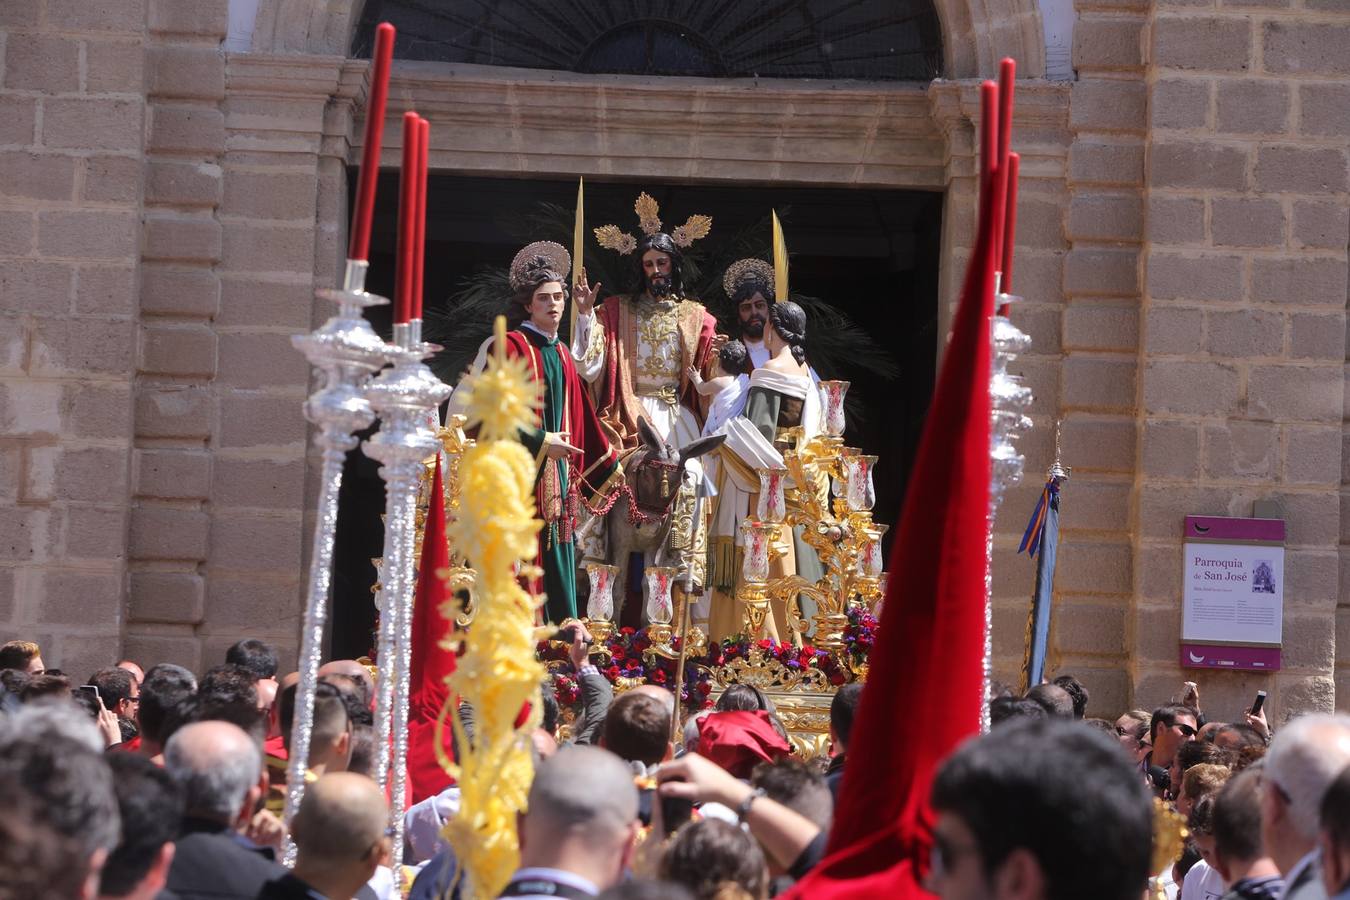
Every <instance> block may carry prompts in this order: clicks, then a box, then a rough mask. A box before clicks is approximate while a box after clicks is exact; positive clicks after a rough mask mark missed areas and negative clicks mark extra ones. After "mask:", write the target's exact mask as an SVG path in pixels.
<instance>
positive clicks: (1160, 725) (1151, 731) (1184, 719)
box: [1144, 704, 1200, 785]
mask: <svg viewBox="0 0 1350 900" xmlns="http://www.w3.org/2000/svg"><path fill="white" fill-rule="evenodd" d="M1199 730H1200V725H1199V722H1197V721H1196V718H1195V710H1193V709H1191V708H1190V707H1189V706H1181V705H1175V704H1174V705H1171V706H1160V707H1158V708H1157V709H1155V710H1154V711H1153V719H1152V721H1151V722H1150V723H1149V728H1148V737H1149V742H1150V743H1151V744H1152V745H1153V750H1152V752H1151V753H1150V754H1149V755H1148V756H1147V757H1146V758H1145V761H1144V767H1145V771H1146V772H1148V773H1149V775H1150V776H1151V777H1153V781H1154V784H1155V785H1156V784H1158V783H1159V779H1158V777H1157V774H1156V772H1155V770H1158V769H1161V770H1162V772H1163V773H1166V772H1167V771H1168V769H1170V768H1171V767H1172V760H1173V759H1174V758H1175V757H1176V755H1177V750H1178V748H1180V747H1181V745H1182V744H1184V743H1186V742H1187V741H1193V740H1195V735H1196V732H1198V731H1199Z"/></svg>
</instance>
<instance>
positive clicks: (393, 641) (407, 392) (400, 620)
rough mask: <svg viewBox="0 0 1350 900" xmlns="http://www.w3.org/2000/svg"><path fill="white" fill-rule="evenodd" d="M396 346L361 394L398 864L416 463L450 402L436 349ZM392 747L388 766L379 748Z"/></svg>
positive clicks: (386, 772) (379, 700) (386, 768)
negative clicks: (373, 498)
mask: <svg viewBox="0 0 1350 900" xmlns="http://www.w3.org/2000/svg"><path fill="white" fill-rule="evenodd" d="M395 333H396V336H397V337H399V338H401V339H402V340H401V342H399V343H394V344H387V345H385V358H386V359H387V360H388V361H389V362H391V363H393V365H392V366H391V367H390V368H387V369H385V370H384V371H382V372H381V373H380V374H379V375H377V376H376V377H375V378H374V379H372V380H371V382H370V386H369V387H368V388H367V390H366V396H367V398H368V399H369V401H370V405H371V407H372V408H373V409H374V410H375V412H376V413H377V414H378V415H379V417H380V430H379V431H377V432H376V433H375V435H374V436H372V437H371V438H370V439H369V440H368V441H367V442H366V447H365V452H366V455H367V456H369V457H370V458H371V459H374V460H377V461H378V462H380V463H381V464H382V465H381V467H380V477H382V478H383V479H384V482H385V527H384V554H383V558H384V566H383V571H382V573H381V574H382V575H383V578H382V582H383V584H384V589H383V590H382V591H381V595H382V598H383V600H384V603H383V607H382V612H381V616H380V634H379V665H380V671H381V676H382V677H381V678H380V679H379V683H378V685H377V692H376V707H375V727H376V740H375V746H376V747H379V748H381V750H382V752H380V753H377V755H376V757H375V772H374V775H375V780H376V782H377V783H379V785H380V787H381V789H384V790H386V791H387V792H388V793H389V796H390V799H391V803H390V821H391V823H392V825H393V828H394V835H393V844H394V858H395V859H401V858H402V855H401V853H402V845H403V811H404V809H403V808H404V802H405V796H406V794H405V785H406V783H407V764H408V696H409V690H410V684H409V670H410V668H411V665H410V664H411V656H412V647H411V636H412V604H413V593H414V590H415V588H416V573H415V571H414V564H413V561H414V556H415V551H416V514H417V495H418V486H419V483H420V480H421V475H422V471H423V468H424V467H423V464H422V461H423V460H424V459H426V457H428V456H430V455H431V454H432V453H435V452H436V451H437V450H438V449H439V448H440V446H441V444H440V441H439V440H438V439H437V437H436V433H435V432H434V431H432V430H431V428H430V427H429V426H428V420H427V414H426V413H427V410H429V409H434V408H435V407H436V406H438V405H440V403H442V402H443V401H444V400H445V399H446V398H447V397H449V396H450V387H449V386H448V385H446V384H445V383H444V382H442V381H441V380H440V379H439V378H437V377H436V376H435V375H433V374H432V372H431V369H429V368H427V366H426V365H425V364H424V363H423V362H422V360H423V359H424V358H425V357H426V356H428V355H430V353H432V352H434V351H435V350H436V349H438V348H436V347H434V346H433V345H430V344H424V343H422V342H421V341H420V340H418V339H417V338H418V337H420V336H419V335H416V334H409V333H408V330H407V329H406V326H405V328H404V330H403V331H402V333H400V326H395ZM391 745H392V747H393V755H392V760H391V758H390V756H389V754H388V753H386V752H383V748H386V747H390V746H391Z"/></svg>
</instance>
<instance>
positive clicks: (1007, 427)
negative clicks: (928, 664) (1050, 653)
mask: <svg viewBox="0 0 1350 900" xmlns="http://www.w3.org/2000/svg"><path fill="white" fill-rule="evenodd" d="M994 284H995V290H996V295H995V302H996V307H995V308H996V309H1003V308H1005V307H1008V306H1011V305H1012V304H1013V303H1016V302H1019V301H1020V300H1021V299H1022V298H1021V297H1018V296H1016V295H1014V294H1005V293H1003V273H1001V272H996V273H995V274H994ZM992 331H993V341H992V344H993V346H992V348H991V350H992V353H993V359H992V366H991V368H990V372H989V396H990V401H991V407H992V409H991V421H990V430H989V453H990V457H991V460H992V463H993V472H992V476H991V482H990V485H989V522H988V527H987V528H986V529H985V567H984V669H983V675H984V703H983V704H982V705H981V708H980V726H981V730H983V731H985V732H987V731H988V730H989V701H990V699H991V697H990V694H991V693H992V687H991V685H992V683H993V674H994V519H995V517H996V516H997V514H998V509H999V506H1000V505H1001V504H1002V502H1003V494H1004V492H1005V491H1006V490H1007V489H1008V488H1009V487H1011V486H1013V485H1014V484H1016V483H1017V482H1018V481H1020V480H1021V478H1022V466H1023V463H1024V462H1025V460H1024V459H1023V458H1022V454H1020V453H1018V452H1017V447H1016V446H1014V444H1013V441H1014V440H1016V439H1017V438H1018V437H1020V436H1021V435H1022V434H1024V433H1026V432H1027V431H1028V430H1029V429H1030V428H1031V420H1030V419H1029V418H1027V416H1026V410H1027V408H1028V407H1030V406H1031V399H1032V398H1031V390H1030V389H1029V388H1027V387H1025V386H1023V385H1022V383H1021V378H1019V377H1018V376H1016V375H1010V374H1009V373H1008V364H1009V363H1010V362H1012V361H1013V360H1014V359H1016V358H1017V356H1018V354H1020V353H1024V352H1026V349H1027V348H1028V347H1030V346H1031V338H1030V337H1029V336H1027V334H1026V333H1025V332H1023V331H1022V330H1021V329H1019V328H1018V327H1017V326H1016V325H1014V324H1013V323H1012V321H1011V320H1010V319H1009V317H1008V316H1007V315H995V316H994V321H993V326H992Z"/></svg>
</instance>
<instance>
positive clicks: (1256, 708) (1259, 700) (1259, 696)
mask: <svg viewBox="0 0 1350 900" xmlns="http://www.w3.org/2000/svg"><path fill="white" fill-rule="evenodd" d="M1265 702H1266V692H1265V691H1257V692H1256V700H1255V701H1254V702H1253V703H1252V715H1254V716H1259V715H1261V706H1262V705H1263V704H1264V703H1265Z"/></svg>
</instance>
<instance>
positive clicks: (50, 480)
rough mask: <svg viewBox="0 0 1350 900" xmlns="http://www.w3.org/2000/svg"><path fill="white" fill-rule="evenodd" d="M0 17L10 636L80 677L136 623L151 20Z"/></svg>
mask: <svg viewBox="0 0 1350 900" xmlns="http://www.w3.org/2000/svg"><path fill="white" fill-rule="evenodd" d="M98 6H99V7H100V10H99V12H98V13H96V14H94V13H91V10H88V9H86V8H85V5H84V4H81V3H71V2H57V0H53V2H49V3H46V4H43V3H6V4H4V5H3V7H2V8H0V29H3V31H2V33H0V41H2V42H3V50H2V51H0V52H2V53H3V57H2V58H3V67H2V68H0V73H2V75H0V298H2V299H0V523H3V524H0V630H3V631H4V632H5V633H6V634H13V635H24V636H31V638H32V639H34V640H37V641H38V642H39V643H40V644H41V645H42V648H43V653H44V657H45V658H46V660H47V663H48V665H49V666H56V665H59V666H60V667H61V668H62V669H64V670H66V671H68V672H69V673H70V674H71V676H72V677H73V678H78V679H84V678H85V677H87V676H88V675H89V673H90V672H92V671H94V669H95V668H97V667H99V666H101V665H107V664H110V663H112V662H115V661H116V660H115V659H109V658H108V654H109V653H114V654H115V653H116V652H117V651H118V647H117V640H116V638H117V636H118V635H119V633H120V630H121V628H122V627H123V622H124V617H125V607H124V600H125V580H126V569H127V552H128V551H127V545H128V527H129V506H130V503H129V493H130V485H131V479H132V472H133V467H134V450H133V446H134V445H133V438H134V433H133V426H132V404H133V391H134V387H135V379H136V368H137V332H138V322H137V320H138V308H137V304H136V292H137V288H138V284H139V257H140V217H141V203H142V200H141V198H142V195H143V186H142V181H143V171H142V164H141V159H142V155H143V153H144V150H145V138H144V135H145V121H146V113H147V109H146V107H147V104H146V101H145V95H144V88H143V85H144V79H145V71H144V52H145V46H144V45H145V41H146V34H145V6H144V3H143V2H142V0H125V2H121V3H118V4H99V5H98Z"/></svg>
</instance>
